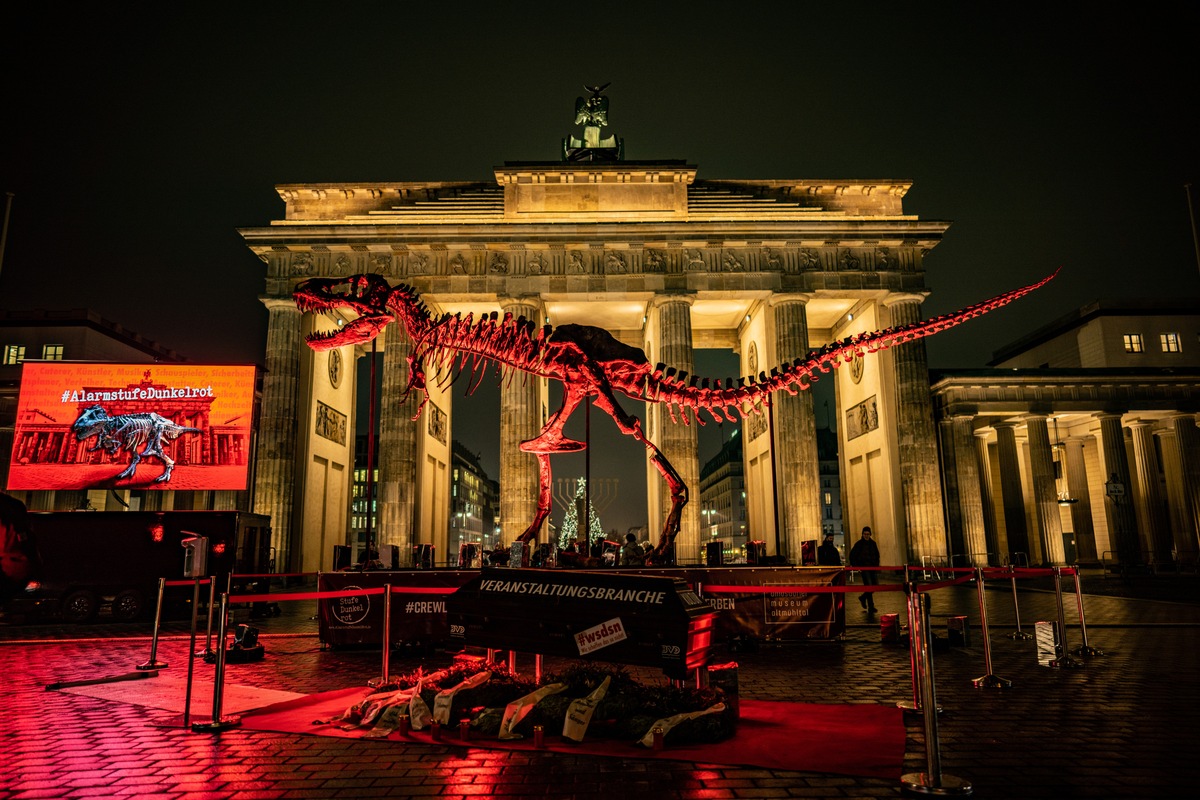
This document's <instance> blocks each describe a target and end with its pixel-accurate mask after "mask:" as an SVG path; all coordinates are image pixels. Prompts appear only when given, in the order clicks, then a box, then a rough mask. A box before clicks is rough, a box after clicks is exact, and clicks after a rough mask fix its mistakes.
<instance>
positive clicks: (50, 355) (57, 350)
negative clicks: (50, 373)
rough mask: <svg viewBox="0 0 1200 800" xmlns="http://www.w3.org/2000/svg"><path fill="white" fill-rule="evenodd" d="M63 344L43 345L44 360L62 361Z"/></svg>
mask: <svg viewBox="0 0 1200 800" xmlns="http://www.w3.org/2000/svg"><path fill="white" fill-rule="evenodd" d="M62 357H63V346H62V345H61V344H45V345H42V360H43V361H62Z"/></svg>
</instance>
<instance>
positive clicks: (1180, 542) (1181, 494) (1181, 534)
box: [1156, 427, 1197, 559]
mask: <svg viewBox="0 0 1200 800" xmlns="http://www.w3.org/2000/svg"><path fill="white" fill-rule="evenodd" d="M1156 435H1157V436H1158V444H1159V447H1160V448H1162V454H1163V472H1164V473H1165V474H1166V478H1167V509H1168V514H1169V515H1170V518H1171V539H1172V541H1173V543H1174V549H1175V553H1176V556H1177V557H1178V558H1180V559H1184V558H1191V557H1194V556H1195V555H1196V549H1197V548H1196V530H1195V528H1193V526H1192V515H1191V509H1190V507H1189V505H1188V494H1187V487H1186V486H1184V485H1183V463H1182V459H1181V458H1180V455H1179V442H1178V440H1177V439H1176V436H1175V430H1174V428H1173V427H1172V428H1166V429H1163V430H1159V431H1157V432H1156Z"/></svg>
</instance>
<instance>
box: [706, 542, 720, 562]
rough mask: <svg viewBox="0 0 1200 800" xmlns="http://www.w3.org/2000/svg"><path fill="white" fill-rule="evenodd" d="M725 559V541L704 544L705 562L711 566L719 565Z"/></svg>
mask: <svg viewBox="0 0 1200 800" xmlns="http://www.w3.org/2000/svg"><path fill="white" fill-rule="evenodd" d="M724 561H725V543H724V542H708V543H706V544H705V545H704V564H705V565H706V566H709V567H719V566H721V565H722V564H723V563H724Z"/></svg>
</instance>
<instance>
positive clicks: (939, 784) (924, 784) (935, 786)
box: [900, 772, 975, 795]
mask: <svg viewBox="0 0 1200 800" xmlns="http://www.w3.org/2000/svg"><path fill="white" fill-rule="evenodd" d="M900 785H901V787H902V788H903V789H904V791H906V792H915V793H917V794H937V795H949V794H957V795H968V794H970V793H971V792H973V791H975V787H974V786H972V785H971V782H970V781H966V780H963V779H962V778H956V777H954V776H953V775H942V776H941V778H940V780H936V781H935V780H934V779H933V776H931V775H930V774H929V773H927V772H910V773H908V774H906V775H901V776H900Z"/></svg>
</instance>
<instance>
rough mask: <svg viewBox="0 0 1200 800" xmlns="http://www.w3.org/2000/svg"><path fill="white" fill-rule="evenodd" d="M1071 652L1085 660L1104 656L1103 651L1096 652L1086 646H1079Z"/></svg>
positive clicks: (1094, 649) (1093, 648)
mask: <svg viewBox="0 0 1200 800" xmlns="http://www.w3.org/2000/svg"><path fill="white" fill-rule="evenodd" d="M1071 652H1072V653H1074V654H1075V655H1077V656H1084V657H1085V658H1090V657H1092V656H1102V655H1104V651H1103V650H1097V649H1096V648H1095V647H1088V646H1087V645H1086V644H1081V645H1079V647H1076V648H1075V649H1074V650H1072V651H1071Z"/></svg>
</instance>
